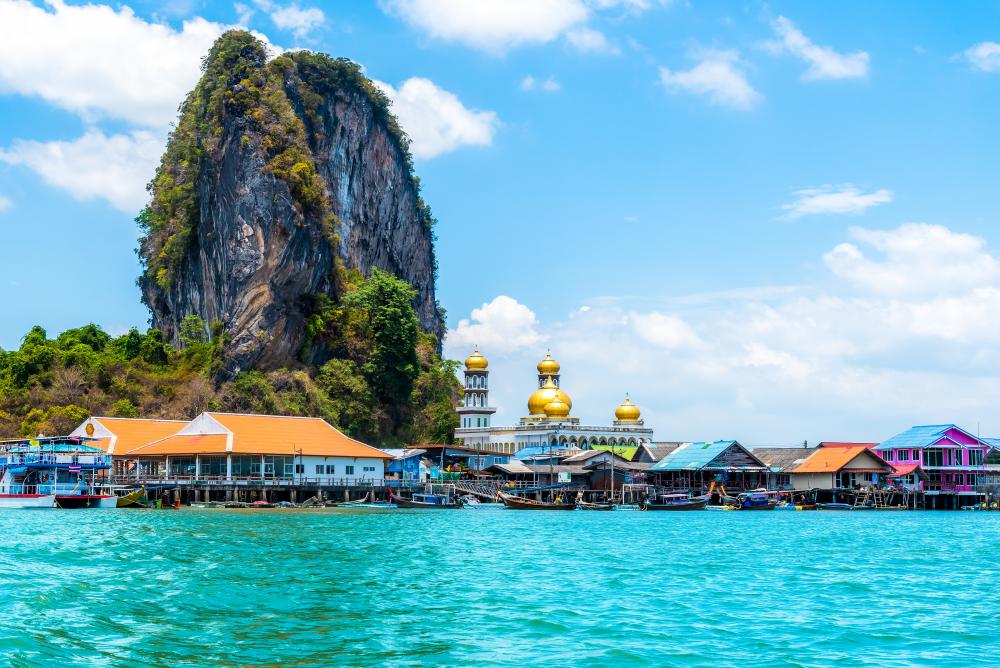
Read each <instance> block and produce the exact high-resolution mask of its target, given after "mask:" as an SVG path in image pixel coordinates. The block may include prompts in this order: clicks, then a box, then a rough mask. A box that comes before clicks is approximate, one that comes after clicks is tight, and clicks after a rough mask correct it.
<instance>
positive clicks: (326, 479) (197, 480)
mask: <svg viewBox="0 0 1000 668" xmlns="http://www.w3.org/2000/svg"><path fill="white" fill-rule="evenodd" d="M112 482H113V483H114V484H118V485H132V486H134V485H205V486H215V485H218V486H223V485H238V486H250V485H254V486H257V485H259V486H264V487H397V488H399V487H403V488H410V487H422V486H423V485H425V484H426V483H427V482H436V483H443V484H448V483H450V482H453V481H448V480H426V481H424V480H397V479H392V478H362V477H354V478H348V477H332V476H319V477H317V476H306V475H301V476H300V475H295V476H284V475H282V476H260V475H234V476H230V477H227V476H224V475H214V476H209V475H202V476H194V475H174V474H162V473H146V474H143V473H140V474H139V475H138V476H137V475H136V474H134V473H133V474H131V475H116V476H114V477H113V478H112Z"/></svg>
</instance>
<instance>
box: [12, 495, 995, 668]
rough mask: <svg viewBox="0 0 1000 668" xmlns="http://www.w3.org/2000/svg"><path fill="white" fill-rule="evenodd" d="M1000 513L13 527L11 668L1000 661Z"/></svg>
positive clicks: (195, 513) (55, 516)
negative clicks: (999, 629)
mask: <svg viewBox="0 0 1000 668" xmlns="http://www.w3.org/2000/svg"><path fill="white" fill-rule="evenodd" d="M998 530H1000V514H988V513H983V514H979V513H944V512H939V513H676V514H675V513H518V512H512V511H502V510H476V511H447V512H421V511H403V510H400V511H377V510H376V511H365V510H360V509H340V510H335V511H309V512H296V511H273V512H268V511H250V512H248V511H219V510H182V511H179V512H173V511H169V512H168V511H162V512H157V511H69V512H62V511H52V512H15V511H12V512H4V513H0V546H2V548H3V549H2V550H0V613H2V614H3V619H4V620H5V623H4V624H2V625H0V648H2V649H3V650H4V651H3V654H2V655H0V656H3V657H4V659H3V663H4V664H5V665H11V666H43V665H53V664H59V665H81V666H132V665H137V664H146V665H171V666H196V665H197V666H231V665H288V666H316V665H351V666H373V665H386V664H389V665H399V666H418V665H419V666H424V665H432V666H451V665H476V666H487V665H518V666H525V665H546V666H549V665H557V666H558V665H573V666H607V665H635V666H675V665H676V666H699V665H706V666H707V665H719V664H724V665H755V666H757V665H761V666H804V667H805V666H808V667H812V666H829V665H839V664H848V663H849V664H852V665H859V666H884V665H888V664H892V665H894V666H927V665H944V664H949V665H968V664H975V665H979V666H985V665H1000V653H998V650H1000V641H998V637H1000V634H998V633H997V632H996V618H997V612H998V602H997V584H996V583H997V582H998V575H1000V574H998V568H997V555H1000V531H998Z"/></svg>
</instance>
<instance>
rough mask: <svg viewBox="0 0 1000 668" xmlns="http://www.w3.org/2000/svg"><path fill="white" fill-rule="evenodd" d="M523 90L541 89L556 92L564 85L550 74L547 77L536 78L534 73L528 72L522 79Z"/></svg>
mask: <svg viewBox="0 0 1000 668" xmlns="http://www.w3.org/2000/svg"><path fill="white" fill-rule="evenodd" d="M521 90H523V91H533V90H540V91H544V92H546V93H556V92H558V91H560V90H562V85H561V84H560V83H559V82H558V81H556V80H555V77H551V76H550V77H549V78H547V79H536V78H535V77H533V76H532V75H530V74H528V75H527V76H525V77H524V78H523V79H521Z"/></svg>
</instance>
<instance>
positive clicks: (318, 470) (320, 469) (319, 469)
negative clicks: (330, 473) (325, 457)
mask: <svg viewBox="0 0 1000 668" xmlns="http://www.w3.org/2000/svg"><path fill="white" fill-rule="evenodd" d="M324 468H325V467H324V466H323V465H322V464H317V465H316V475H323V470H324Z"/></svg>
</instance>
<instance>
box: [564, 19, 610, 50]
mask: <svg viewBox="0 0 1000 668" xmlns="http://www.w3.org/2000/svg"><path fill="white" fill-rule="evenodd" d="M566 41H568V42H569V43H570V44H571V45H572V46H573V48H574V49H576V50H577V51H580V52H582V53H588V52H595V53H618V47H616V46H614V45H613V44H611V42H609V41H608V38H607V37H605V36H604V33H602V32H601V31H599V30H594V29H593V28H587V27H585V26H584V27H581V28H574V29H573V30H570V31H569V32H567V33H566Z"/></svg>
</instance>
